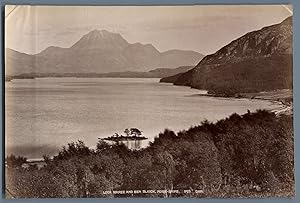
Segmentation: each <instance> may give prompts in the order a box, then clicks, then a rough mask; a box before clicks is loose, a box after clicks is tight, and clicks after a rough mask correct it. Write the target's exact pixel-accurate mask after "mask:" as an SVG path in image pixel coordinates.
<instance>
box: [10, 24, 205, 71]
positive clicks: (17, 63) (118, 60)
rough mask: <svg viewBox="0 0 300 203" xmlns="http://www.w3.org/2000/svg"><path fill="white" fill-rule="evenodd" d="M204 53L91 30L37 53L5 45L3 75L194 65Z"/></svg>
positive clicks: (138, 69)
mask: <svg viewBox="0 0 300 203" xmlns="http://www.w3.org/2000/svg"><path fill="white" fill-rule="evenodd" d="M203 57H204V55H202V54H200V53H198V52H195V51H187V50H168V51H165V52H160V51H158V50H157V49H156V48H155V47H154V46H153V45H152V44H142V43H132V44H131V43H128V42H127V41H126V40H125V39H124V38H123V37H122V36H121V35H120V34H119V33H113V32H109V31H106V30H92V31H90V32H89V33H87V34H85V35H83V36H82V37H81V38H80V39H79V40H78V41H77V42H75V43H74V44H73V45H72V46H70V47H69V48H62V47H58V46H49V47H47V48H46V49H44V50H42V51H41V52H39V53H37V54H32V55H30V54H26V53H21V52H18V51H15V50H13V49H9V48H6V57H5V64H6V75H19V74H24V73H66V72H68V73H93V72H95V73H105V72H122V71H143V72H145V71H149V70H152V69H154V68H176V67H179V66H191V65H192V66H194V65H196V64H197V62H198V61H199V60H200V59H202V58H203Z"/></svg>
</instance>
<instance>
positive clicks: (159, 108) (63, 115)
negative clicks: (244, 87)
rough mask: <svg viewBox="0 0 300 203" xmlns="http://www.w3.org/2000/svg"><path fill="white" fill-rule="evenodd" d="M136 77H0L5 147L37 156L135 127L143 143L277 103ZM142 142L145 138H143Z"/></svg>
mask: <svg viewBox="0 0 300 203" xmlns="http://www.w3.org/2000/svg"><path fill="white" fill-rule="evenodd" d="M158 81H159V79H144V78H143V79H141V78H138V79H137V78H135V79H132V78H40V79H21V80H17V79H16V80H13V81H11V82H6V83H5V86H6V87H5V89H6V95H5V102H6V104H5V120H6V121H5V127H6V132H5V134H6V137H5V139H6V151H7V153H15V154H18V155H23V156H27V157H28V158H40V157H41V156H42V155H43V154H49V155H54V154H56V153H57V150H58V149H60V148H61V147H62V146H63V145H66V144H67V143H68V142H71V141H76V140H78V139H80V140H83V141H84V142H85V143H86V144H87V145H88V146H91V147H92V146H95V145H96V143H97V140H98V138H104V137H107V136H111V135H113V134H114V133H119V134H122V133H123V131H124V129H125V128H131V127H135V128H138V129H140V130H142V131H143V135H144V136H146V137H148V138H149V139H148V140H147V143H148V142H149V141H151V140H153V138H154V137H155V136H157V135H158V133H159V132H162V131H163V130H164V129H165V128H169V129H171V130H174V131H179V130H182V129H187V128H189V127H191V126H194V125H198V124H200V123H201V121H203V120H204V119H207V120H209V121H217V120H218V119H222V118H225V117H227V116H229V115H231V114H232V113H234V112H236V113H239V114H244V113H246V112H247V109H249V110H250V111H255V110H256V109H259V108H262V109H274V108H277V107H278V105H277V104H272V103H271V102H267V101H258V100H253V101H250V100H248V99H223V98H212V97H202V96H197V94H201V93H204V91H201V90H196V89H191V88H189V87H181V86H173V85H172V84H166V83H159V82H158ZM145 145H146V144H145Z"/></svg>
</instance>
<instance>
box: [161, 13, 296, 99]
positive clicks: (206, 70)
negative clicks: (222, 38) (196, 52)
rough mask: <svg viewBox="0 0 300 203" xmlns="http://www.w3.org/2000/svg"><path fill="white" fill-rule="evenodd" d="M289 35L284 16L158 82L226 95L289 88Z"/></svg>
mask: <svg viewBox="0 0 300 203" xmlns="http://www.w3.org/2000/svg"><path fill="white" fill-rule="evenodd" d="M292 38H293V29H292V17H288V18H287V19H285V20H284V21H283V22H281V23H279V24H275V25H272V26H268V27H264V28H262V29H261V30H258V31H253V32H249V33H247V34H245V35H244V36H242V37H240V38H238V39H236V40H234V41H232V42H231V43H229V44H228V45H226V46H224V47H223V48H221V49H220V50H218V51H217V52H216V53H214V54H211V55H207V56H206V57H204V58H203V59H202V60H201V61H200V62H199V63H198V65H196V66H195V67H194V68H193V69H191V70H189V71H187V72H185V73H179V74H177V75H173V76H170V77H166V78H162V79H161V82H171V83H174V84H175V85H185V86H190V87H193V88H198V89H206V90H209V92H210V93H212V94H219V95H226V96H228V95H235V94H236V93H242V92H259V91H268V90H275V89H292V84H293V50H292ZM212 40H213V39H212Z"/></svg>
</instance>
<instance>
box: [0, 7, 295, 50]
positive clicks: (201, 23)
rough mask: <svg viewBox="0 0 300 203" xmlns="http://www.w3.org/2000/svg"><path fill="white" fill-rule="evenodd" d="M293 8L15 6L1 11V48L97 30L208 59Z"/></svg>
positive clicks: (52, 42) (56, 42)
mask: <svg viewBox="0 0 300 203" xmlns="http://www.w3.org/2000/svg"><path fill="white" fill-rule="evenodd" d="M291 15H292V6H291V5H226V6H225V5H197V6H20V5H19V6H14V5H9V6H6V8H5V47H6V48H11V49H14V50H17V51H20V52H23V53H28V54H35V53H39V52H41V51H42V50H44V49H46V48H47V47H48V46H59V47H71V46H72V45H73V44H74V43H75V42H77V41H78V40H79V39H80V38H81V37H82V36H83V35H84V34H86V33H88V32H90V31H92V30H95V29H99V30H103V29H104V30H107V31H110V32H115V33H120V34H121V35H122V37H123V38H124V39H126V40H127V41H128V42H129V43H136V42H140V43H143V44H152V45H154V46H155V47H156V48H157V49H158V50H159V51H161V52H163V51H167V50H170V49H182V50H194V51H197V52H200V53H202V54H205V55H206V54H212V53H214V52H216V51H217V50H218V49H220V48H222V46H224V45H226V44H228V43H229V42H231V41H232V40H234V39H236V38H238V37H240V36H242V35H244V34H246V33H247V32H250V31H254V30H258V29H261V28H262V27H264V26H268V25H272V24H275V23H280V22H281V21H283V20H284V19H285V18H287V17H288V16H291Z"/></svg>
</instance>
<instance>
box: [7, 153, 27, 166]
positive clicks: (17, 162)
mask: <svg viewBox="0 0 300 203" xmlns="http://www.w3.org/2000/svg"><path fill="white" fill-rule="evenodd" d="M26 162H27V158H26V157H22V156H15V155H13V154H11V155H10V156H7V157H6V163H7V166H8V167H10V168H18V167H21V166H22V164H24V163H26Z"/></svg>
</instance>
